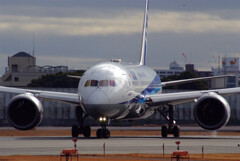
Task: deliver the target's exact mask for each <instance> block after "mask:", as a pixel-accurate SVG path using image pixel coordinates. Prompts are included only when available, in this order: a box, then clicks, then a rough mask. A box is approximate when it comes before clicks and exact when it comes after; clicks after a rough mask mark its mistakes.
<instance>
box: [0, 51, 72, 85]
mask: <svg viewBox="0 0 240 161" xmlns="http://www.w3.org/2000/svg"><path fill="white" fill-rule="evenodd" d="M58 72H68V67H67V66H56V67H52V66H49V65H47V66H42V67H40V66H37V65H36V57H34V56H32V55H30V54H28V53H25V52H19V53H17V54H15V55H13V56H11V57H8V67H6V68H5V74H4V75H3V76H2V78H1V81H0V85H3V86H11V87H25V86H27V85H28V84H29V83H30V82H31V81H32V80H33V79H38V78H40V77H41V76H42V75H46V74H52V73H58Z"/></svg>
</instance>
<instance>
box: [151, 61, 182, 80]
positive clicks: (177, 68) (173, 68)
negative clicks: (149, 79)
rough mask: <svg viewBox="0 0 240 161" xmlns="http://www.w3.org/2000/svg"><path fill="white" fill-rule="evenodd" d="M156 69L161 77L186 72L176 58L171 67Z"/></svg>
mask: <svg viewBox="0 0 240 161" xmlns="http://www.w3.org/2000/svg"><path fill="white" fill-rule="evenodd" d="M155 71H156V73H157V74H158V75H159V77H160V78H163V77H167V76H171V75H179V74H180V73H182V72H184V69H183V67H181V66H180V65H179V64H178V63H177V62H176V61H175V60H174V61H173V62H171V63H170V64H169V69H155Z"/></svg>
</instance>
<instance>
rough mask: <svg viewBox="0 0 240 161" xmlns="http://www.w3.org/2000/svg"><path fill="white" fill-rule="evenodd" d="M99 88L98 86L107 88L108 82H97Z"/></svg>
mask: <svg viewBox="0 0 240 161" xmlns="http://www.w3.org/2000/svg"><path fill="white" fill-rule="evenodd" d="M99 86H100V87H106V86H108V80H101V81H100V82H99Z"/></svg>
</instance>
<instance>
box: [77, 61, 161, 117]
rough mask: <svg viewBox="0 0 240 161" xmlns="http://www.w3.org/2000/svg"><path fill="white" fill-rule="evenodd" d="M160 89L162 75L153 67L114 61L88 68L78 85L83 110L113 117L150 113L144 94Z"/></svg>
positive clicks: (95, 115) (92, 114) (100, 115)
mask: <svg viewBox="0 0 240 161" xmlns="http://www.w3.org/2000/svg"><path fill="white" fill-rule="evenodd" d="M161 91H162V87H161V82H160V78H159V76H158V75H157V74H156V72H155V71H154V70H152V69H151V68H149V67H147V66H143V65H129V64H122V63H115V62H107V63H100V64H97V65H95V66H93V67H91V68H90V69H88V70H87V71H86V72H85V73H84V75H83V76H82V78H81V80H80V83H79V87H78V93H79V96H81V105H82V107H83V109H84V110H85V111H86V112H87V113H88V114H89V115H91V116H92V117H95V118H99V117H106V118H110V119H121V118H129V119H131V118H142V117H147V116H149V115H151V114H152V113H153V111H152V112H149V110H148V109H147V108H146V107H145V102H146V99H145V96H146V95H152V94H156V93H160V92H161Z"/></svg>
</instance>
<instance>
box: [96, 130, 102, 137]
mask: <svg viewBox="0 0 240 161" xmlns="http://www.w3.org/2000/svg"><path fill="white" fill-rule="evenodd" d="M96 136H97V138H102V137H103V129H98V130H97V133H96Z"/></svg>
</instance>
